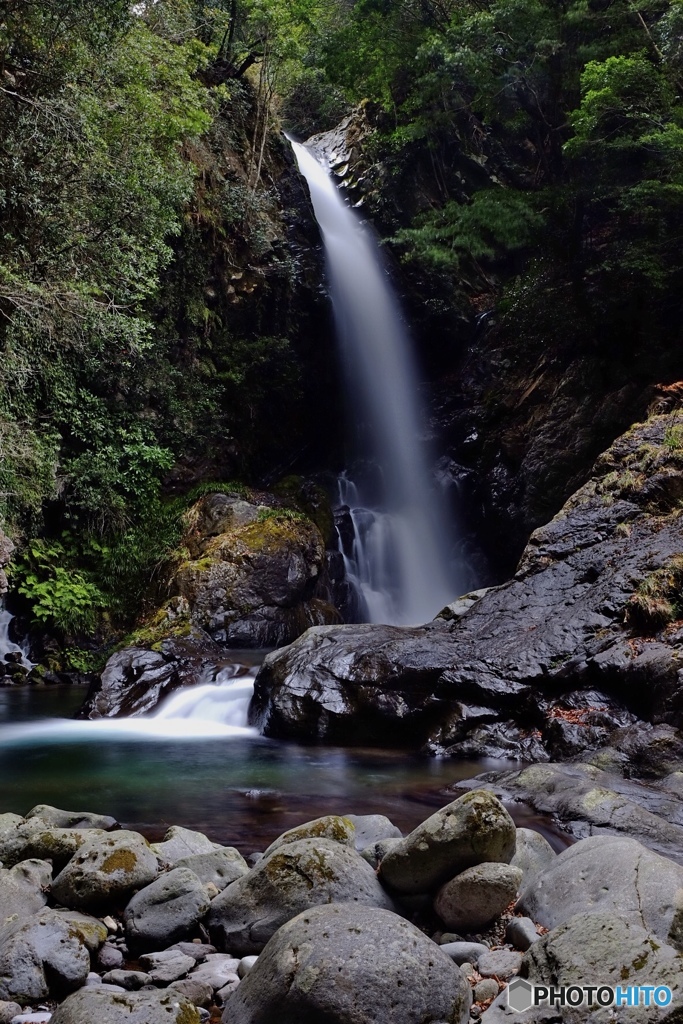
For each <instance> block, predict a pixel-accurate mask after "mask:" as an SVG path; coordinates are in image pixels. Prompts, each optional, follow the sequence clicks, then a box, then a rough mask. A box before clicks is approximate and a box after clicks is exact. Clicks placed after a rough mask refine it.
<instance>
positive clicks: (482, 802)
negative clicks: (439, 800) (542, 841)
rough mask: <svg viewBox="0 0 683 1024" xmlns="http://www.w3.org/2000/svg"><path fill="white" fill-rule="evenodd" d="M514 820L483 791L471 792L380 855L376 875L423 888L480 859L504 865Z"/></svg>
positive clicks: (407, 888)
mask: <svg viewBox="0 0 683 1024" xmlns="http://www.w3.org/2000/svg"><path fill="white" fill-rule="evenodd" d="M515 839H516V829H515V823H514V821H513V820H512V818H511V817H510V815H509V814H508V812H507V811H506V810H505V808H504V807H503V805H502V804H501V802H500V801H499V800H497V799H496V797H495V796H493V794H492V793H489V792H487V791H486V790H481V789H479V790H472V792H470V793H466V794H465V795H464V796H461V797H460V798H459V799H458V800H454V801H453V803H450V804H447V806H446V807H442V808H441V810H439V811H437V812H436V813H435V814H432V815H431V817H429V818H427V820H426V821H423V822H422V824H421V825H418V826H417V828H416V829H413V831H412V832H411V833H410V834H409V835H407V836H406V837H405V839H401V840H400V841H399V842H398V843H397V844H396V846H394V847H393V848H392V849H391V850H390V851H389V852H388V853H387V855H386V856H385V857H384V859H383V860H382V863H381V864H380V875H381V877H382V878H383V879H384V881H385V882H386V883H387V885H390V886H391V887H392V888H393V889H396V890H398V891H399V892H405V893H415V892H427V891H429V890H430V889H433V888H435V887H436V886H437V885H441V884H443V882H447V881H448V880H449V879H450V878H453V876H454V875H457V874H459V872H461V871H464V870H465V868H469V867H474V866H475V865H477V864H482V863H484V862H485V861H497V862H499V863H503V864H507V863H509V861H510V859H511V858H512V856H513V854H514V852H515Z"/></svg>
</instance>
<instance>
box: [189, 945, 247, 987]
mask: <svg viewBox="0 0 683 1024" xmlns="http://www.w3.org/2000/svg"><path fill="white" fill-rule="evenodd" d="M239 965H240V961H239V960H237V959H236V958H235V957H234V956H229V955H228V954H226V953H213V954H210V955H209V956H207V958H206V961H205V962H204V963H203V964H200V965H199V967H195V969H194V970H193V971H192V972H191V974H190V978H191V979H192V980H193V981H201V982H202V983H203V984H204V985H209V986H210V987H211V989H212V990H213V991H214V992H217V991H219V990H220V989H222V988H223V987H224V986H225V985H226V984H227V983H228V982H229V981H230V979H231V978H236V977H237V971H238V969H239Z"/></svg>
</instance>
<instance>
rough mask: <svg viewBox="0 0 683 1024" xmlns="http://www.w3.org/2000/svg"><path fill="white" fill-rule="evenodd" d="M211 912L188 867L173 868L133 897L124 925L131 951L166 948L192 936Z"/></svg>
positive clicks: (200, 886)
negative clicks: (208, 912)
mask: <svg viewBox="0 0 683 1024" xmlns="http://www.w3.org/2000/svg"><path fill="white" fill-rule="evenodd" d="M208 909H209V898H208V896H207V894H206V889H205V888H204V886H203V885H202V883H201V882H200V880H199V879H198V878H197V876H196V875H195V874H194V872H192V871H190V870H189V869H188V868H173V870H172V871H168V872H167V873H165V874H163V875H161V876H160V877H159V878H157V879H156V880H155V881H154V882H152V883H151V884H150V885H147V886H145V888H144V889H141V890H140V891H139V892H137V893H136V894H135V896H133V898H132V900H131V901H130V903H129V904H128V906H127V907H126V909H125V912H124V915H123V922H124V926H125V929H126V939H127V941H128V945H129V946H130V948H131V949H133V950H137V951H140V950H141V951H143V952H151V951H155V950H161V949H166V948H167V946H170V945H171V944H172V943H173V942H178V941H180V940H181V939H184V938H186V937H187V936H188V935H192V933H193V932H194V930H195V929H196V927H197V925H198V924H199V922H200V921H201V919H202V918H203V917H204V915H205V914H206V912H207V910H208Z"/></svg>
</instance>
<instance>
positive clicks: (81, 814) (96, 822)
mask: <svg viewBox="0 0 683 1024" xmlns="http://www.w3.org/2000/svg"><path fill="white" fill-rule="evenodd" d="M34 818H39V819H40V820H41V821H44V822H45V823H46V824H48V825H54V826H55V827H56V828H77V829H87V828H97V829H103V830H104V831H107V830H108V829H112V828H116V826H117V824H118V822H117V821H116V818H112V817H110V815H108V814H95V813H93V812H92V811H64V810H62V809H61V808H60V807H52V805H51V804H36V806H35V807H32V808H31V810H30V811H29V812H28V814H27V815H26V820H27V821H31V820H32V819H34Z"/></svg>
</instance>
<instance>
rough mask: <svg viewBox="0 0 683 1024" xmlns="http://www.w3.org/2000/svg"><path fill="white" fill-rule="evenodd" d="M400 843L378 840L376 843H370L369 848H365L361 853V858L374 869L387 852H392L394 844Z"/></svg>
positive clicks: (398, 841) (398, 840) (391, 840)
mask: <svg viewBox="0 0 683 1024" xmlns="http://www.w3.org/2000/svg"><path fill="white" fill-rule="evenodd" d="M400 842H401V840H400V839H379V840H378V841H377V842H376V843H372V845H371V846H366V847H365V849H364V850H362V851H361V857H362V858H363V860H366V861H367V862H368V864H370V865H371V866H372V867H373V868H376V867H378V865H379V864H381V862H382V861H383V859H384V858H385V857H386V855H387V854H388V852H389V850H393V848H394V847H395V846H396V844H397V843H400Z"/></svg>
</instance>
